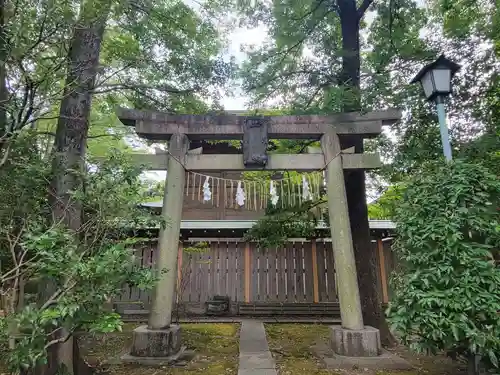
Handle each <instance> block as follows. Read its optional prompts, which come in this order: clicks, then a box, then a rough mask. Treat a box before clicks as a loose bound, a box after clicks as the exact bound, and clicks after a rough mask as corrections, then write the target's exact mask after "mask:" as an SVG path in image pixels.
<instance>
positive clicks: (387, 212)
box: [368, 183, 404, 219]
mask: <svg viewBox="0 0 500 375" xmlns="http://www.w3.org/2000/svg"><path fill="white" fill-rule="evenodd" d="M403 191H404V185H403V184H402V183H400V184H398V185H392V186H389V187H388V188H387V190H386V191H385V192H384V193H383V194H382V195H381V196H380V197H379V198H378V199H377V201H376V202H373V203H371V204H369V205H368V217H369V218H370V219H391V218H392V217H393V216H394V213H395V211H396V209H397V207H398V205H399V202H400V200H401V194H402V192H403Z"/></svg>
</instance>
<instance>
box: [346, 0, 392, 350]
mask: <svg viewBox="0 0 500 375" xmlns="http://www.w3.org/2000/svg"><path fill="white" fill-rule="evenodd" d="M337 3H338V6H339V15H340V23H341V30H342V49H343V54H342V73H341V82H342V83H343V89H344V90H345V99H346V100H345V102H344V108H343V110H344V111H359V110H360V109H361V95H360V66H361V61H360V43H359V22H360V18H359V16H358V11H357V8H356V1H355V0H338V2H337ZM352 146H354V147H355V150H356V152H357V153H360V152H363V139H362V138H361V137H359V136H351V137H345V138H343V139H342V148H347V147H352ZM345 183H346V191H347V201H348V206H349V218H350V221H351V232H352V238H353V245H354V254H355V257H356V268H357V272H358V284H359V288H360V298H361V307H362V311H363V320H364V323H365V325H370V326H373V327H376V328H378V329H379V330H380V334H381V340H382V344H383V345H386V346H388V345H393V344H394V341H395V340H394V337H393V336H392V334H391V332H390V330H389V327H388V325H387V322H386V320H385V316H384V313H383V309H382V301H381V298H380V296H379V293H378V290H377V274H376V271H375V270H376V267H377V262H376V255H375V251H374V249H373V247H372V245H371V237H370V227H369V224H368V207H367V203H366V185H365V171H364V170H354V171H350V172H349V173H347V174H346V176H345Z"/></svg>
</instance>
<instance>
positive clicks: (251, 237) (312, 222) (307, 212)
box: [245, 199, 325, 248]
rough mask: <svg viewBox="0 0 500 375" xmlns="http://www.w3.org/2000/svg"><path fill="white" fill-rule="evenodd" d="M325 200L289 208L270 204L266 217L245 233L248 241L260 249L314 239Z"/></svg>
mask: <svg viewBox="0 0 500 375" xmlns="http://www.w3.org/2000/svg"><path fill="white" fill-rule="evenodd" d="M324 203H325V201H324V200H323V199H319V200H315V201H306V202H302V203H298V202H297V203H296V204H295V205H293V206H290V207H287V208H280V207H277V208H275V207H273V206H272V204H271V203H270V202H269V204H268V207H267V210H266V216H265V217H264V218H262V219H260V220H259V221H257V223H256V224H255V225H254V226H253V227H252V228H250V229H249V230H248V231H247V232H246V233H245V240H246V241H254V242H256V243H257V245H258V246H259V248H275V247H280V246H283V245H284V244H285V243H286V242H287V240H288V239H289V238H297V237H305V238H310V237H314V236H315V233H316V228H317V226H318V223H319V220H320V219H322V218H323V217H322V216H319V215H318V209H319V206H320V205H323V204H324Z"/></svg>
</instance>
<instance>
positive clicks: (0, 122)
mask: <svg viewBox="0 0 500 375" xmlns="http://www.w3.org/2000/svg"><path fill="white" fill-rule="evenodd" d="M90 1H91V0H80V1H73V0H68V1H58V2H53V1H50V0H42V1H39V2H35V3H34V2H32V1H26V0H20V1H15V2H14V1H10V0H7V1H4V2H3V3H2V4H3V9H2V10H3V12H2V15H3V17H2V20H0V23H2V25H1V26H2V27H0V30H1V31H0V32H1V33H2V35H1V38H0V40H1V42H0V54H1V55H2V59H1V61H2V63H0V73H1V74H0V102H2V107H1V108H2V109H4V110H5V115H4V113H3V112H2V111H0V138H1V139H2V142H0V164H2V163H1V160H2V157H4V156H5V157H7V156H8V155H7V154H8V151H9V147H8V145H9V142H6V141H8V140H9V139H11V138H15V137H17V135H18V134H19V132H21V131H22V130H23V129H26V128H28V127H30V128H35V129H37V130H38V132H39V133H40V135H41V137H42V138H45V144H46V146H48V149H50V146H51V144H52V141H53V136H54V133H55V124H56V123H57V119H58V113H59V107H60V101H61V98H62V97H63V96H64V95H63V90H64V79H65V76H66V68H67V64H68V56H69V55H68V50H69V46H70V42H71V41H70V39H71V35H72V34H73V33H72V31H73V29H74V27H75V25H77V24H78V17H79V13H80V11H81V10H82V9H87V8H91V9H95V8H96V7H102V8H106V9H108V8H109V12H107V13H109V17H108V22H107V24H106V29H105V32H104V38H103V42H102V51H101V54H100V61H99V70H98V72H97V80H96V83H95V87H94V89H93V91H92V95H93V108H92V114H91V116H90V119H89V120H90V124H91V126H90V137H89V148H90V150H91V152H93V153H95V154H100V155H101V156H102V155H104V154H106V153H107V151H108V150H109V149H110V148H120V149H121V150H128V151H130V144H131V143H135V144H136V145H137V144H139V142H138V139H137V137H135V136H134V135H133V132H132V131H131V129H130V128H127V127H124V126H123V125H122V124H121V123H120V122H119V121H118V118H117V117H116V115H115V109H116V107H117V106H118V105H122V106H134V107H137V108H140V109H151V108H153V107H155V109H160V110H166V111H168V112H179V111H180V112H184V113H202V112H204V111H207V110H208V109H210V108H211V106H210V105H207V104H206V102H205V100H204V99H208V98H209V99H211V100H212V103H214V104H213V107H215V108H218V107H220V106H219V104H218V97H219V89H220V88H221V87H225V86H226V85H227V83H228V82H227V80H228V78H229V77H230V76H231V75H232V70H233V68H234V64H233V63H232V61H231V60H229V61H227V60H228V59H223V58H222V57H221V56H220V53H221V51H222V48H223V34H224V30H223V29H222V28H217V27H216V25H215V21H216V19H215V18H213V17H212V18H210V17H209V16H208V15H207V12H206V9H204V7H201V8H200V9H198V10H195V9H193V8H192V7H190V6H189V5H186V4H184V3H183V2H182V1H176V0H174V1H166V0H162V1H156V2H154V3H151V4H146V3H144V2H130V1H122V0H113V1H109V0H92V1H93V3H92V4H93V6H91V7H88V6H84V5H85V4H90ZM4 78H5V82H2V80H3V79H4ZM2 84H4V85H5V89H4V91H3V90H2ZM202 96H203V99H201V97H202ZM123 137H125V138H126V139H123Z"/></svg>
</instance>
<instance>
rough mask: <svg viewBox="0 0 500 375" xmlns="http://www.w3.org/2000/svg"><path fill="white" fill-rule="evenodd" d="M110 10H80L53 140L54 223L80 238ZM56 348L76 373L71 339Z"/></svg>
mask: <svg viewBox="0 0 500 375" xmlns="http://www.w3.org/2000/svg"><path fill="white" fill-rule="evenodd" d="M109 6H110V2H109V1H106V0H103V1H99V0H94V1H93V0H88V1H86V2H85V3H84V5H83V7H82V9H81V16H80V19H79V21H78V22H77V24H76V25H75V27H74V31H73V38H72V40H71V45H70V51H69V56H68V73H67V77H66V86H65V92H64V98H63V100H62V102H61V108H60V113H59V119H58V123H57V130H56V137H55V141H54V159H53V165H52V169H53V176H54V177H53V180H52V184H51V188H52V196H51V197H50V201H51V204H52V215H53V220H54V222H55V223H62V224H63V225H65V226H66V227H68V228H69V229H72V230H74V231H75V235H78V232H79V230H80V227H81V221H82V212H81V207H80V205H79V204H78V202H75V201H73V200H72V199H71V191H74V190H78V189H79V188H81V186H82V180H81V173H82V172H83V171H84V167H85V165H84V156H85V150H86V147H87V143H86V142H87V135H88V129H89V117H90V110H91V101H92V91H93V89H94V84H95V79H96V75H97V69H98V66H99V54H100V51H101V41H102V37H103V34H104V27H105V24H106V20H107V16H108V13H109ZM65 334H66V333H65V332H63V333H62V335H65ZM54 350H56V351H57V353H56V357H57V359H56V362H57V365H64V366H65V367H66V368H67V370H68V371H69V372H70V373H73V371H74V368H75V370H76V368H77V366H75V365H76V363H77V361H74V360H73V340H72V338H70V339H69V340H67V341H66V342H65V343H63V344H60V345H59V347H58V348H55V349H54ZM52 354H55V353H52Z"/></svg>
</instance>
